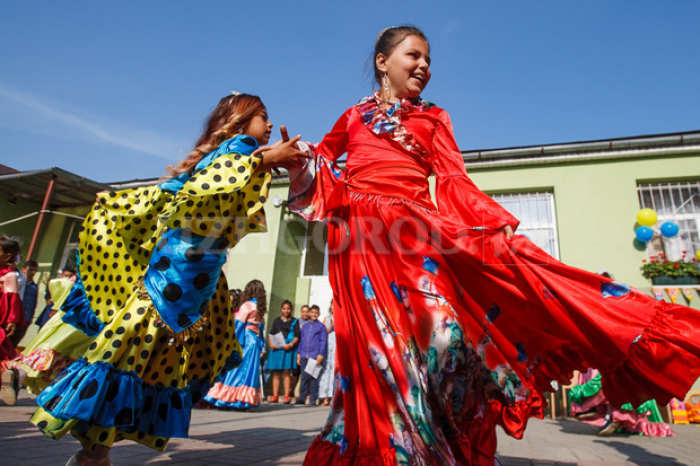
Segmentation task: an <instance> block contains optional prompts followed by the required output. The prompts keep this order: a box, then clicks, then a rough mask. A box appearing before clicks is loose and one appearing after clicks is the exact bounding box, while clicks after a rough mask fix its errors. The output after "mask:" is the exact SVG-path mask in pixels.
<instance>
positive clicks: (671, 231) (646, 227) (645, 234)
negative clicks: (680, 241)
mask: <svg viewBox="0 0 700 466" xmlns="http://www.w3.org/2000/svg"><path fill="white" fill-rule="evenodd" d="M657 219H658V217H657V215H656V212H654V210H653V209H648V208H647V209H642V210H640V211H639V212H638V213H637V223H639V224H640V225H641V226H640V227H638V228H637V230H635V233H636V234H637V239H638V240H639V241H641V242H643V243H646V242H647V241H649V240H651V239H652V238H653V237H654V235H655V234H656V233H657V229H656V228H652V227H653V226H654V225H656V220H657ZM679 230H680V228H679V227H678V225H676V224H675V223H673V222H664V223H662V224H661V227H659V229H658V231H659V232H660V233H661V235H662V236H664V237H665V238H673V237H674V236H676V235H677V234H678V231H679Z"/></svg>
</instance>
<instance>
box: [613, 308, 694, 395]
mask: <svg viewBox="0 0 700 466" xmlns="http://www.w3.org/2000/svg"><path fill="white" fill-rule="evenodd" d="M657 303H658V304H657V305H656V306H655V310H656V316H655V317H654V318H653V319H652V321H651V323H650V324H649V326H648V327H647V328H646V329H645V330H644V332H642V334H641V335H640V337H639V339H638V340H637V341H636V342H635V343H633V344H632V345H631V346H630V349H629V351H628V353H627V355H626V357H625V358H624V359H623V360H622V361H621V362H620V364H619V366H618V367H616V368H614V369H613V370H610V371H606V370H603V369H601V373H602V374H603V393H605V396H606V398H607V399H608V401H610V402H611V403H612V404H613V405H614V406H621V405H623V404H625V403H631V404H632V405H634V406H639V405H640V404H642V403H644V402H645V401H647V400H650V399H655V400H656V401H657V402H658V403H659V404H661V405H666V404H668V403H669V402H670V401H671V398H674V397H679V398H682V397H683V396H684V395H685V393H686V392H687V391H688V389H689V388H690V386H689V383H688V381H691V380H697V379H698V377H700V361H699V360H698V355H700V313H699V312H697V311H695V310H693V309H691V308H688V307H684V306H677V305H672V304H670V303H666V302H660V301H657ZM658 374H663V377H660V376H659V375H658ZM691 384H692V382H691Z"/></svg>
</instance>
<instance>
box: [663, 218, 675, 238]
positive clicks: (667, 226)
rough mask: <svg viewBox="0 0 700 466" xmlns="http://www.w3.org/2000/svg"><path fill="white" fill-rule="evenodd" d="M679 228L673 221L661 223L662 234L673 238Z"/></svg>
mask: <svg viewBox="0 0 700 466" xmlns="http://www.w3.org/2000/svg"><path fill="white" fill-rule="evenodd" d="M678 230H679V228H678V225H676V224H675V223H673V222H664V223H663V225H661V234H662V235H664V236H665V237H666V238H673V237H674V236H676V235H677V234H678Z"/></svg>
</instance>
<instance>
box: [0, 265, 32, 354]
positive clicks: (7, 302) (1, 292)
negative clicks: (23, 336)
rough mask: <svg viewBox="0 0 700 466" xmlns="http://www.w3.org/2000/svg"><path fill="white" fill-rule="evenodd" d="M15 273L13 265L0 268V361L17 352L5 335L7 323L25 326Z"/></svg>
mask: <svg viewBox="0 0 700 466" xmlns="http://www.w3.org/2000/svg"><path fill="white" fill-rule="evenodd" d="M17 291H18V290H17V274H16V273H15V269H14V267H3V268H1V269H0V361H5V360H8V359H12V358H14V357H15V356H16V355H17V353H16V352H15V347H14V345H13V344H12V341H10V340H11V339H10V337H9V336H8V335H7V324H9V323H14V324H15V325H16V326H17V327H18V328H19V327H25V326H26V325H27V324H26V322H25V321H24V309H23V308H22V300H21V299H20V297H19V294H18V292H17Z"/></svg>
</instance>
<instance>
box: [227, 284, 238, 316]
mask: <svg viewBox="0 0 700 466" xmlns="http://www.w3.org/2000/svg"><path fill="white" fill-rule="evenodd" d="M228 296H229V301H230V302H231V309H233V310H234V311H236V310H237V309H238V308H239V307H240V306H241V290H239V289H238V288H236V289H235V290H229V292H228Z"/></svg>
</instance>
